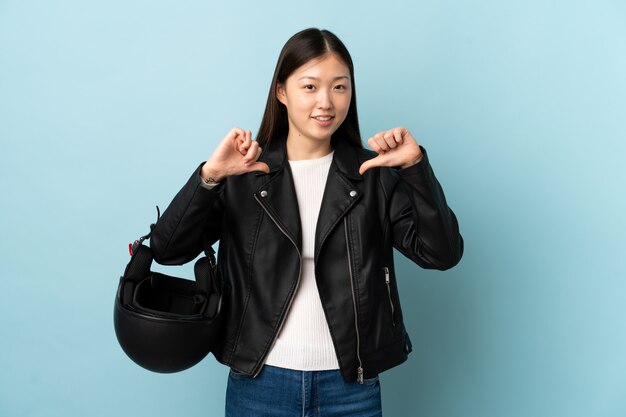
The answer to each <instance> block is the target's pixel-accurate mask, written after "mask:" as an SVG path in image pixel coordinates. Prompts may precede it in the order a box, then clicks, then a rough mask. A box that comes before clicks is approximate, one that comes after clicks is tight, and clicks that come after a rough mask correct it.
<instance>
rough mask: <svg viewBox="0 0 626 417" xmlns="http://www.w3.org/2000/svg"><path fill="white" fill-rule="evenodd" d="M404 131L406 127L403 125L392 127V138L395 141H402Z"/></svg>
mask: <svg viewBox="0 0 626 417" xmlns="http://www.w3.org/2000/svg"><path fill="white" fill-rule="evenodd" d="M405 131H406V129H405V128H403V127H396V128H395V129H393V139H394V141H395V142H396V143H398V144H399V143H402V139H403V138H404V132H405Z"/></svg>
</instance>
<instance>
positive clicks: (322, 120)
mask: <svg viewBox="0 0 626 417" xmlns="http://www.w3.org/2000/svg"><path fill="white" fill-rule="evenodd" d="M311 117H312V118H313V119H315V120H318V121H320V122H329V121H331V120H333V119H334V118H335V116H311Z"/></svg>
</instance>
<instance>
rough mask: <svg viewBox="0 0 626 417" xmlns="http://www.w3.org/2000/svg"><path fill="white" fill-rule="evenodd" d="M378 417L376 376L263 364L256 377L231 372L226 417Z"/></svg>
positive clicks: (379, 402)
mask: <svg viewBox="0 0 626 417" xmlns="http://www.w3.org/2000/svg"><path fill="white" fill-rule="evenodd" d="M296 416H298V417H335V416H337V417H338V416H341V417H350V416H354V417H357V416H358V417H381V416H382V410H381V400H380V382H379V381H378V377H376V378H372V379H366V380H365V381H364V383H363V384H359V383H357V382H350V383H347V382H344V380H343V378H342V377H341V373H340V371H339V370H334V371H294V370H292V369H285V368H278V367H275V366H270V365H265V366H263V369H262V370H261V373H260V374H259V375H257V377H256V378H252V377H250V376H246V375H243V374H239V373H236V372H234V371H232V370H231V371H230V374H229V375H228V387H227V388H226V417H296Z"/></svg>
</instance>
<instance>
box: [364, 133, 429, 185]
mask: <svg viewBox="0 0 626 417" xmlns="http://www.w3.org/2000/svg"><path fill="white" fill-rule="evenodd" d="M367 144H368V145H369V146H370V147H371V148H372V149H373V150H374V152H377V153H378V156H376V157H375V158H373V159H370V160H368V161H365V162H363V164H361V167H360V168H359V174H361V175H363V173H364V172H365V171H367V170H368V169H370V168H373V167H401V168H406V167H409V166H411V165H415V164H416V163H418V162H419V161H420V160H421V159H422V150H421V149H420V147H419V145H418V144H417V141H416V140H415V138H414V137H413V135H411V133H410V132H409V131H408V130H407V129H406V128H404V127H396V128H394V129H390V130H387V131H384V132H380V133H377V134H375V135H374V136H372V137H371V138H369V139H368V140H367Z"/></svg>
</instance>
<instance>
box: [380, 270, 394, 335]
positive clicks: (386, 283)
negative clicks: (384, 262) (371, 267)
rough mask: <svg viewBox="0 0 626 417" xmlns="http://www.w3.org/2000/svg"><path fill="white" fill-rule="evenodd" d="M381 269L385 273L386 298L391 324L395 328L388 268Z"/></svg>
mask: <svg viewBox="0 0 626 417" xmlns="http://www.w3.org/2000/svg"><path fill="white" fill-rule="evenodd" d="M383 269H384V271H385V285H386V286H387V296H388V297H389V308H390V310H391V324H392V325H393V327H396V319H395V307H394V305H393V298H392V297H391V277H390V274H389V268H388V267H386V266H385V267H384V268H383Z"/></svg>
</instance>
